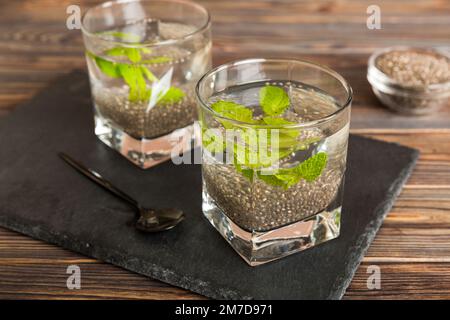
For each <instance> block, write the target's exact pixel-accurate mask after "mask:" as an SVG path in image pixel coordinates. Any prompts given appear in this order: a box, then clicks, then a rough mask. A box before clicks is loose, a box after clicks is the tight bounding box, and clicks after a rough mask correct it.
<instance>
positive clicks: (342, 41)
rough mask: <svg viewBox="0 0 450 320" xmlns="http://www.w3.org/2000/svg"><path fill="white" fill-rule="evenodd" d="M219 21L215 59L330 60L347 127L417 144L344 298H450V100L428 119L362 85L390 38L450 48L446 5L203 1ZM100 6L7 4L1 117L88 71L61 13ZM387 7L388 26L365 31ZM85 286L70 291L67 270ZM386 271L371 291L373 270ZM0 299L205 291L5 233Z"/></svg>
mask: <svg viewBox="0 0 450 320" xmlns="http://www.w3.org/2000/svg"><path fill="white" fill-rule="evenodd" d="M199 2H200V3H202V4H204V5H205V6H206V7H207V8H208V9H209V10H210V12H211V14H212V19H213V40H214V64H216V65H217V64H220V63H223V62H225V61H229V60H232V59H238V58H244V57H256V56H263V57H293V58H301V59H307V60H312V61H316V62H319V63H323V64H326V65H329V66H331V67H332V68H334V69H336V70H337V71H338V72H340V73H341V74H342V75H344V76H345V77H346V78H347V79H348V80H349V82H350V84H351V85H352V87H353V89H354V92H355V99H354V104H353V111H352V132H353V133H358V134H362V135H365V136H369V137H373V138H376V139H382V140H386V141H393V142H398V143H401V144H404V145H408V146H411V147H414V148H417V149H419V150H420V151H421V156H420V160H419V163H418V165H417V168H416V169H415V171H414V173H413V175H412V177H411V178H410V180H409V181H408V183H407V185H406V186H405V188H404V190H403V192H402V194H401V195H400V197H399V199H398V201H397V202H396V204H395V207H394V208H393V209H392V212H391V213H390V214H389V216H388V217H387V219H386V221H385V222H384V224H383V227H382V228H381V230H380V232H379V234H378V235H377V237H376V239H375V241H374V243H373V244H372V246H371V247H370V249H369V252H368V253H367V255H366V257H365V258H364V260H363V262H362V264H361V266H360V268H359V269H358V271H357V273H356V276H355V277H354V279H353V282H352V283H351V285H350V287H349V289H348V291H347V294H346V296H345V298H346V299H364V298H370V299H381V298H393V299H397V298H399V299H419V298H447V299H449V298H450V105H449V106H447V108H445V109H444V110H442V111H440V112H439V113H436V114H433V115H430V116H426V117H405V116H399V115H396V114H393V113H391V112H389V111H387V110H386V109H384V108H383V107H382V106H381V105H380V103H379V102H378V101H377V100H376V98H375V97H374V95H373V94H372V92H371V89H370V87H369V85H368V83H367V81H366V78H365V75H366V67H367V65H366V63H367V58H368V56H369V54H370V53H371V52H372V51H373V50H374V49H377V48H381V47H386V46H390V45H398V44H405V45H419V46H435V47H440V48H442V49H447V50H448V49H450V1H444V0H434V1H423V0H415V1H399V0H396V1H381V0H377V1H351V0H335V1H294V0H292V1H289V0H287V1H281V0H280V1H217V0H216V1H213V0H211V1H199ZM96 3H99V1H81V0H14V1H7V0H0V116H2V115H6V114H8V113H9V112H10V111H11V110H13V109H14V108H15V107H16V106H17V105H19V104H20V103H22V102H25V101H27V100H29V99H30V98H31V97H32V96H33V95H34V94H35V93H36V92H37V91H39V90H40V89H42V88H44V87H45V86H46V84H47V83H48V82H49V81H51V80H52V79H54V78H56V77H57V76H59V75H61V74H64V73H67V72H69V71H70V70H71V69H73V68H85V62H84V58H83V45H82V40H81V34H80V31H79V30H68V29H67V28H66V24H65V20H66V18H67V15H66V8H67V6H68V5H71V4H78V5H80V7H81V9H82V11H83V12H84V11H85V10H86V8H88V7H90V6H92V5H94V4H96ZM372 3H376V4H377V5H378V6H380V8H381V22H382V29H381V30H368V29H367V27H366V19H367V16H368V15H367V13H366V10H367V7H368V5H370V4H372ZM70 264H77V265H79V266H80V267H81V269H82V289H81V290H68V289H67V288H66V279H67V274H66V268H67V266H68V265H70ZM370 265H378V266H379V267H380V268H381V273H382V277H381V290H368V289H367V285H366V281H367V277H368V274H367V268H368V266H370ZM0 298H27V299H28V298H39V299H41V298H60V299H68V298H71V299H73V298H75V299H77V298H102V299H109V298H131V299H135V298H146V299H188V298H189V299H191V298H195V299H196V298H202V297H200V296H198V295H196V294H194V293H191V292H188V291H185V290H183V289H179V288H175V287H172V286H169V285H166V284H163V283H161V282H158V281H154V280H151V279H148V278H145V277H143V276H139V275H136V274H133V273H130V272H127V271H125V270H122V269H120V268H117V267H114V266H111V265H108V264H104V263H101V262H99V261H97V260H94V259H90V258H86V257H83V256H81V255H79V254H76V253H72V252H69V251H66V250H63V249H61V248H58V247H56V246H53V245H49V244H45V243H43V242H41V241H36V240H33V239H30V238H28V237H26V236H23V235H20V234H18V233H15V232H11V231H8V230H6V229H2V228H0Z"/></svg>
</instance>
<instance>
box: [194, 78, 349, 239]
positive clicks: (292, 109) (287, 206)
mask: <svg viewBox="0 0 450 320" xmlns="http://www.w3.org/2000/svg"><path fill="white" fill-rule="evenodd" d="M265 86H272V87H278V88H282V89H283V90H284V91H285V92H287V94H288V97H289V101H290V104H289V107H288V108H287V109H286V110H285V111H284V112H283V114H282V115H281V118H282V119H283V120H286V121H289V122H290V123H298V124H301V123H304V122H309V121H314V120H317V119H322V118H324V117H326V116H328V115H331V114H333V113H334V112H336V111H337V110H338V109H339V106H338V105H337V104H336V102H335V100H334V99H333V98H332V97H331V96H329V95H327V94H326V93H324V92H322V91H320V90H318V89H316V88H314V87H310V86H307V85H305V84H302V83H295V82H284V81H282V82H279V81H277V82H268V83H267V82H262V83H252V84H250V85H240V86H236V87H231V88H228V89H226V90H225V91H222V92H220V93H219V94H216V95H213V96H212V97H211V98H210V100H209V101H208V104H209V105H212V106H213V105H214V103H215V102H218V101H232V102H234V103H238V104H241V105H245V106H247V107H249V108H250V109H252V111H253V115H254V116H253V119H254V120H255V121H258V120H260V119H262V118H263V111H262V108H261V107H260V105H259V104H260V102H259V98H258V95H259V93H260V92H261V89H262V88H264V87H265ZM207 125H208V126H209V127H215V128H216V129H219V130H224V128H223V127H222V126H221V124H220V121H219V122H213V121H211V122H209V123H208V124H207ZM348 129H349V127H348V121H345V119H342V121H335V122H333V123H328V124H324V125H316V126H313V127H302V128H300V129H298V131H297V132H298V135H294V136H295V141H294V144H296V145H297V146H302V147H300V148H294V149H293V150H292V152H288V154H287V156H285V157H282V158H281V159H279V160H278V161H277V164H276V165H278V166H279V168H282V169H289V168H294V167H297V166H299V164H301V163H302V162H304V161H307V160H308V159H311V158H313V157H314V156H315V155H318V154H320V153H322V154H326V155H327V162H326V165H325V166H324V167H323V170H322V171H321V173H320V175H319V176H318V177H315V179H314V180H312V181H311V180H306V179H300V180H299V181H297V182H296V183H293V184H292V185H289V186H288V187H283V186H280V185H276V184H275V185H274V184H273V183H271V182H270V180H268V179H267V178H264V176H263V175H258V174H257V173H256V172H259V171H258V170H260V168H255V167H253V168H251V170H252V172H253V173H252V174H251V176H252V178H251V179H250V178H249V175H248V173H247V174H243V172H242V171H241V170H237V167H236V164H234V163H223V162H221V161H217V157H215V156H214V155H213V154H212V153H211V152H210V151H208V149H207V148H205V147H204V148H203V164H202V170H203V183H204V192H206V194H207V195H206V196H207V197H208V198H210V199H212V201H213V202H214V204H215V205H216V206H217V207H218V208H220V210H221V211H222V212H223V213H224V214H225V215H226V216H227V217H228V218H230V219H231V220H232V221H233V222H234V223H236V224H237V225H238V226H239V227H241V228H242V229H245V230H248V231H267V230H271V229H274V228H278V227H281V226H285V225H288V224H291V223H294V222H297V221H300V220H303V219H305V218H307V217H310V216H313V215H315V214H318V213H321V212H324V211H325V210H338V211H339V212H340V203H339V201H340V199H339V200H338V201H336V200H337V198H339V197H338V194H339V192H340V190H341V188H342V185H343V176H344V172H345V161H346V151H347V139H348ZM289 130H297V129H289ZM280 132H283V131H280ZM204 145H205V143H204ZM225 152H226V151H225ZM224 158H225V157H224ZM271 179H272V178H271ZM267 181H269V183H268V182H267Z"/></svg>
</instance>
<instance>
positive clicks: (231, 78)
mask: <svg viewBox="0 0 450 320" xmlns="http://www.w3.org/2000/svg"><path fill="white" fill-rule="evenodd" d="M196 93H197V99H198V105H199V113H200V126H201V130H202V147H203V148H202V150H203V151H202V174H203V213H204V215H205V216H206V218H207V219H208V220H209V221H210V223H211V224H212V225H213V226H214V227H215V228H216V229H217V230H218V231H219V233H221V234H222V236H223V237H224V238H225V239H226V240H227V241H228V242H229V243H230V244H231V246H232V247H233V248H234V249H235V250H236V251H237V252H238V253H239V254H240V255H241V256H242V258H244V260H245V261H246V262H247V263H248V264H250V265H252V266H254V265H259V264H262V263H266V262H269V261H272V260H275V259H278V258H281V257H284V256H286V255H289V254H292V253H294V252H297V251H301V250H304V249H307V248H310V247H313V246H315V245H317V244H319V243H323V242H325V241H328V240H331V239H334V238H336V237H338V235H339V232H340V219H341V208H342V195H343V185H344V173H345V168H346V156H347V142H348V134H349V120H350V105H351V100H352V90H351V88H350V86H349V85H348V83H347V82H346V81H345V80H344V79H343V78H342V77H341V76H340V75H339V74H337V73H336V72H334V71H333V70H330V69H328V68H326V67H324V66H320V65H317V64H313V63H309V62H304V61H297V60H276V59H272V60H270V59H250V60H242V61H237V62H232V63H228V64H225V65H222V66H219V67H217V68H215V69H213V70H211V71H209V72H208V73H207V74H206V75H205V76H203V77H202V78H201V79H200V81H199V83H198V84H197V88H196Z"/></svg>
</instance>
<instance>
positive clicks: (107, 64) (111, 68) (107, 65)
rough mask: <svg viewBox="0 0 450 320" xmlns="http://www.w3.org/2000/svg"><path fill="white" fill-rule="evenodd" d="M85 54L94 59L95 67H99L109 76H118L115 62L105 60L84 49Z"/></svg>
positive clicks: (118, 72)
mask: <svg viewBox="0 0 450 320" xmlns="http://www.w3.org/2000/svg"><path fill="white" fill-rule="evenodd" d="M86 54H87V56H88V57H89V58H91V59H92V60H94V62H95V64H96V65H97V67H98V68H99V69H100V71H101V72H103V73H104V74H106V75H107V76H109V77H111V78H120V77H121V75H120V71H119V69H118V68H117V64H116V63H115V62H112V61H108V60H105V59H103V58H100V57H97V56H96V55H94V54H93V53H91V52H89V51H86Z"/></svg>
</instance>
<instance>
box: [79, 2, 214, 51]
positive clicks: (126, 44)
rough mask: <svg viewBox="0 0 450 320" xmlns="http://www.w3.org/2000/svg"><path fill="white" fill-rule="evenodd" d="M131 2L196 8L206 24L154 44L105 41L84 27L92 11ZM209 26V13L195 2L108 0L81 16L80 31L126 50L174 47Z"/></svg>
mask: <svg viewBox="0 0 450 320" xmlns="http://www.w3.org/2000/svg"><path fill="white" fill-rule="evenodd" d="M133 2H142V3H151V2H162V3H178V4H182V5H189V6H192V7H193V8H196V9H199V10H200V11H202V12H203V14H204V15H205V16H206V22H205V23H204V24H203V25H202V26H200V27H198V28H196V29H195V30H194V31H193V32H191V33H188V34H186V35H184V36H182V37H179V38H176V39H168V40H162V41H156V42H154V41H151V42H150V41H148V42H145V41H144V42H140V43H133V42H126V41H117V40H110V39H105V38H104V37H102V36H101V35H99V34H98V33H95V32H91V31H89V30H87V28H86V27H85V19H86V16H87V15H88V14H89V12H91V11H92V10H94V9H99V8H108V7H111V6H113V5H115V4H128V3H133ZM210 26H211V14H210V13H209V11H208V9H206V8H205V7H204V6H202V5H200V4H198V3H196V2H193V1H189V0H109V1H106V2H102V3H100V4H98V5H95V6H93V7H90V8H89V9H88V10H87V11H86V12H85V13H84V14H83V16H82V18H81V31H82V32H83V34H85V35H87V36H90V37H96V38H99V39H102V40H103V41H107V42H110V43H115V44H118V45H120V46H123V47H128V48H142V47H159V46H165V45H174V44H177V43H179V42H183V41H186V40H189V39H190V38H192V37H194V36H195V35H197V34H199V33H201V32H203V31H205V30H207V29H208V28H209V27H210Z"/></svg>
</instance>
